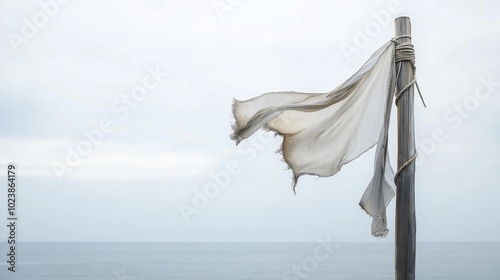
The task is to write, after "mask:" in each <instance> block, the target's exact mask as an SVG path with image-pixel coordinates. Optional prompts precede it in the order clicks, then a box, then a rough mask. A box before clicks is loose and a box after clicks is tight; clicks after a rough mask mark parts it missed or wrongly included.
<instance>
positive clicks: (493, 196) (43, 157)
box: [0, 0, 500, 242]
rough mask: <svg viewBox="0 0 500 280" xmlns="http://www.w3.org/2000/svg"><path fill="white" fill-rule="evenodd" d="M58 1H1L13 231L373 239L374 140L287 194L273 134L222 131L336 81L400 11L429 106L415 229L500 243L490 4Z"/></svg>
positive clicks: (0, 78)
mask: <svg viewBox="0 0 500 280" xmlns="http://www.w3.org/2000/svg"><path fill="white" fill-rule="evenodd" d="M39 2H40V3H49V4H47V5H45V6H44V5H40V4H39ZM66 2H67V3H65V2H64V3H63V1H62V0H61V1H60V2H55V0H42V1H2V3H1V4H0V18H1V22H0V28H1V29H0V32H1V33H2V37H1V38H2V39H1V40H0V56H1V57H0V61H1V63H0V169H3V171H0V173H1V174H2V176H3V178H4V180H3V181H4V182H6V180H5V174H6V168H7V167H6V166H7V164H8V163H9V162H14V163H16V164H17V165H18V169H19V172H18V183H19V186H18V215H19V228H18V236H19V238H20V239H21V240H23V241H174V242H175V241H310V242H314V241H316V240H317V238H319V237H321V238H324V237H325V236H331V239H332V240H334V241H370V242H377V241H378V240H377V239H375V238H373V237H371V235H370V223H371V218H370V217H368V216H367V215H366V213H365V212H364V211H363V210H361V208H360V207H359V206H358V202H359V199H360V198H361V195H362V194H363V192H364V189H365V188H366V186H367V185H368V183H369V181H370V179H371V176H372V172H373V154H374V153H373V151H370V152H368V153H367V154H365V155H364V156H362V157H361V158H359V159H358V160H356V161H354V162H352V163H350V164H348V165H346V166H345V167H344V168H343V169H342V171H341V172H340V173H338V174H337V175H335V176H333V177H330V178H319V179H318V178H316V177H312V176H304V177H302V178H301V179H300V180H299V184H298V186H297V194H296V195H294V193H293V192H292V190H291V177H292V174H291V171H290V170H286V165H285V164H284V163H283V162H282V161H281V156H280V155H279V154H276V153H275V151H276V150H277V149H278V148H279V146H280V139H279V138H273V136H272V134H271V133H265V132H261V133H258V134H257V135H255V136H253V137H252V138H251V139H249V140H247V141H244V142H242V143H241V147H239V148H237V147H236V146H235V145H234V143H233V142H232V141H231V140H230V139H229V134H230V133H231V122H232V117H231V103H232V99H233V97H234V98H237V99H241V100H244V99H248V98H251V97H254V96H257V95H259V94H262V93H265V92H269V91H283V90H293V91H303V92H325V91H330V90H332V89H333V88H335V87H337V86H338V85H339V84H340V83H341V82H342V81H344V80H345V79H347V78H348V77H349V76H350V75H351V74H353V73H354V72H355V71H356V70H357V69H358V68H359V67H360V66H361V65H362V64H363V63H364V62H365V61H366V60H367V59H368V57H369V56H370V55H371V54H372V53H373V52H374V51H375V50H377V49H378V48H379V47H380V46H381V45H382V44H384V43H385V42H387V41H388V40H390V39H391V38H392V37H393V34H394V27H393V19H394V18H395V17H397V16H401V15H406V16H410V17H411V21H412V35H413V43H414V45H415V49H416V56H417V69H418V70H417V76H418V81H419V84H420V87H421V89H422V93H423V95H424V98H425V100H426V103H427V105H428V108H427V109H424V108H423V106H422V104H421V103H420V101H419V100H418V99H417V100H416V102H415V113H416V115H415V122H416V133H417V143H418V150H419V153H420V158H419V160H418V165H417V175H416V199H417V204H416V206H417V234H418V238H417V240H418V241H500V217H499V216H498V213H499V212H500V204H499V203H498V201H499V199H500V183H499V182H500V173H499V168H498V166H499V165H500V145H499V144H500V118H499V116H500V113H499V110H498V108H500V72H499V70H498V65H500V56H498V55H497V52H498V50H499V49H500V37H498V34H500V33H499V32H500V17H499V15H498V10H499V9H500V3H498V2H497V1H493V0H487V1H418V2H416V1H400V2H398V1H394V0H383V1H340V0H339V1H326V0H324V1H319V0H318V1H311V0H294V1H290V0H286V1H285V0H281V1H264V0H252V1H249V0H241V1H236V0H231V1H230V0H220V1H212V0H203V1H201V0H199V1H194V0H192V1H174V0H171V1H153V0H148V1H123V0H120V1H118V0H116V1H78V0H72V1H66ZM167 73H168V74H167ZM394 113H395V110H393V118H392V119H393V122H392V126H393V127H394V126H395V124H396V122H395V114H394ZM395 133H396V131H395V129H393V128H391V139H390V141H391V143H390V146H391V153H392V154H391V158H392V159H393V161H392V163H393V165H395V164H396V161H395V156H396V142H395V141H394V140H395ZM3 184H4V185H5V186H4V188H3V189H4V191H0V207H1V209H0V219H1V220H0V221H6V220H5V218H6V217H5V213H6V200H7V198H6V191H5V188H6V183H3ZM394 206H395V203H394V201H393V202H392V203H391V204H390V205H389V207H388V214H387V215H388V219H389V229H390V233H389V235H388V237H387V238H386V239H385V240H386V241H391V242H392V240H393V239H394ZM2 223H3V222H2ZM5 235H6V227H4V226H2V227H0V237H2V238H4V237H5ZM378 242H380V241H378ZM382 242H383V241H382Z"/></svg>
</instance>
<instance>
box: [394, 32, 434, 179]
mask: <svg viewBox="0 0 500 280" xmlns="http://www.w3.org/2000/svg"><path fill="white" fill-rule="evenodd" d="M400 38H408V39H410V40H411V36H410V35H401V36H398V37H395V38H393V39H392V41H393V42H394V43H395V45H396V47H395V54H394V56H395V63H396V65H397V66H398V72H397V74H396V80H398V79H399V74H400V72H401V66H402V65H403V64H402V62H403V61H407V62H410V64H411V68H412V72H413V75H412V77H411V81H410V82H408V84H406V85H405V86H404V87H403V88H402V89H400V90H399V92H397V93H396V91H397V88H395V89H394V95H395V101H394V102H395V103H396V104H397V103H398V101H399V99H400V98H401V97H402V96H403V94H404V93H406V92H407V91H408V89H409V88H411V87H412V86H413V85H414V84H415V86H416V87H417V91H418V95H419V96H420V100H422V103H423V104H424V107H427V106H426V105H425V101H424V98H423V97H422V94H421V93H420V88H419V87H418V83H417V76H416V72H417V68H416V66H415V49H414V48H413V44H412V43H411V42H403V43H399V42H398V41H397V40H398V39H400ZM396 87H397V86H396ZM417 155H418V152H417V151H416V150H415V153H414V154H413V156H412V157H411V158H410V159H408V161H406V162H405V163H404V164H403V165H402V166H401V167H400V168H399V169H398V171H397V172H396V175H394V183H397V178H398V177H399V175H400V174H401V172H403V170H404V169H405V168H406V167H408V165H410V164H411V163H412V162H413V161H415V160H416V159H417Z"/></svg>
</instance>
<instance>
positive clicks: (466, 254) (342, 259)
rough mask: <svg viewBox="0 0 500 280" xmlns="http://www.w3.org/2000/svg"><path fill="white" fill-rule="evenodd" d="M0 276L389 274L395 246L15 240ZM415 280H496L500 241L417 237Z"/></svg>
mask: <svg viewBox="0 0 500 280" xmlns="http://www.w3.org/2000/svg"><path fill="white" fill-rule="evenodd" d="M0 249H1V250H0V252H1V257H0V258H1V259H2V260H3V261H2V262H1V263H0V279H1V280H10V279H26V280H28V279H29V280H35V279H40V280H42V279H43V280H63V279H64V280H77V279H78V280H82V279H92V280H93V279H96V280H100V279H103V280H132V279H134V280H140V279H144V280H156V279H169V280H202V279H203V280H211V279H213V280H232V279H241V280H251V279H256V280H257V279H258V280H266V279H273V280H275V279H290V280H302V279H308V280H315V279H318V280H327V279H338V280H344V279H345V280H347V279H352V280H354V279H356V280H360V279H394V268H393V266H394V265H393V262H394V245H393V244H391V243H388V242H377V243H333V244H330V243H321V242H318V243H21V244H18V251H17V253H16V266H15V270H16V272H11V271H9V270H8V267H10V265H9V264H8V263H7V262H6V260H7V256H6V254H7V253H6V246H5V244H2V246H1V247H0ZM417 250H418V251H417V263H416V279H427V280H434V279H435V280H487V279H488V280H499V279H500V243H419V244H418V245H417Z"/></svg>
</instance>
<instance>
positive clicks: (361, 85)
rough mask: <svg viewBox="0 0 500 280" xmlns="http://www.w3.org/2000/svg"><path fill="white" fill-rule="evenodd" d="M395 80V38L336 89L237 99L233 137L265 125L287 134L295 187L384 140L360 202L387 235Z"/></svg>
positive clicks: (376, 229) (376, 231)
mask: <svg viewBox="0 0 500 280" xmlns="http://www.w3.org/2000/svg"><path fill="white" fill-rule="evenodd" d="M394 81H395V78H394V44H393V42H392V41H389V42H388V43H386V44H385V45H384V46H382V47H381V48H380V49H379V50H377V51H376V52H375V53H374V54H373V55H372V56H371V57H370V59H369V60H368V61H367V62H366V63H365V64H364V65H363V66H362V67H361V69H359V70H358V71H357V72H356V73H355V74H354V75H353V76H352V77H350V78H349V79H348V80H347V81H345V82H344V83H343V84H341V85H340V86H339V87H338V88H336V89H335V90H333V91H331V92H327V93H318V94H311V93H301V92H271V93H266V94H263V95H261V96H258V97H255V98H252V99H250V100H247V101H238V100H235V101H234V105H233V115H234V118H235V120H236V123H235V125H234V127H233V128H234V133H233V134H232V135H231V138H232V139H234V140H236V142H237V143H239V142H240V141H241V140H243V139H245V138H247V137H249V136H250V135H252V134H253V133H254V132H255V131H257V130H258V129H260V128H261V127H264V128H266V129H268V130H271V131H275V132H276V133H278V134H280V135H282V136H283V144H282V149H281V151H282V154H283V158H284V160H285V161H286V163H287V164H288V165H289V166H290V168H291V169H292V171H293V175H294V183H293V184H294V189H295V185H296V183H297V180H298V178H299V177H300V176H301V175H304V174H310V175H317V176H320V177H328V176H332V175H334V174H335V173H337V172H338V171H340V169H341V168H342V166H343V165H344V164H346V163H348V162H350V161H352V160H354V159H356V158H357V157H359V156H360V155H362V154H363V153H364V152H366V151H367V150H369V149H370V148H372V147H373V146H374V145H375V144H378V145H377V153H376V156H375V171H374V176H373V178H372V181H371V182H370V184H369V186H368V188H367V189H366V191H365V193H364V195H363V197H362V198H361V201H360V205H361V207H362V208H363V209H364V210H365V211H366V212H367V213H368V214H369V215H370V216H371V217H373V222H372V234H373V235H374V236H385V235H387V233H388V229H387V220H386V215H385V209H386V207H387V204H388V203H389V202H390V201H391V199H392V198H393V197H394V189H395V186H394V182H393V177H394V174H393V171H392V168H391V166H390V163H389V158H388V154H387V131H388V127H389V116H390V110H391V105H392V97H393V95H392V90H393V89H394V84H393V82H394Z"/></svg>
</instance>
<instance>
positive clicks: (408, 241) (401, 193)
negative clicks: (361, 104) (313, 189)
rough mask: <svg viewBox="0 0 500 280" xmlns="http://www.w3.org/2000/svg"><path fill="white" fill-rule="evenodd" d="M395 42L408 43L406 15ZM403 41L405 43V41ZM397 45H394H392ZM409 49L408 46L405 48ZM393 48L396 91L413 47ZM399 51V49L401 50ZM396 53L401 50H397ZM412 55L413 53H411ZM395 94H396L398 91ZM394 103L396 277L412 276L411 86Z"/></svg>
mask: <svg viewBox="0 0 500 280" xmlns="http://www.w3.org/2000/svg"><path fill="white" fill-rule="evenodd" d="M395 28H396V42H397V45H398V46H404V45H406V46H407V47H408V46H409V45H408V43H410V42H411V37H410V35H411V23H410V18H409V17H398V18H396V19H395ZM405 43H407V44H405ZM396 48H398V47H396ZM409 49H411V50H409ZM398 51H399V50H398V49H396V71H397V70H398V69H400V70H399V76H398V80H397V89H398V91H401V90H403V89H404V88H405V87H406V86H407V85H409V84H410V83H412V80H413V78H414V69H413V66H414V65H413V64H412V62H411V60H409V59H408V51H409V52H410V53H411V54H410V55H409V56H410V57H412V56H413V48H412V47H411V48H407V49H406V50H405V51H406V53H404V55H402V56H406V57H405V58H402V59H398ZM405 51H403V52H405ZM400 54H402V52H401V51H400ZM413 59H414V56H413ZM398 95H399V94H398ZM396 100H397V101H396V105H397V107H398V172H397V173H396V178H395V180H396V186H397V189H396V256H395V265H396V279H397V280H410V279H415V256H416V250H415V249H416V248H415V247H416V242H415V241H416V239H415V235H416V217H415V156H416V149H415V129H414V120H413V100H414V86H413V84H412V85H411V86H409V87H408V88H407V89H405V90H404V92H401V94H400V97H399V98H398V96H396Z"/></svg>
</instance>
